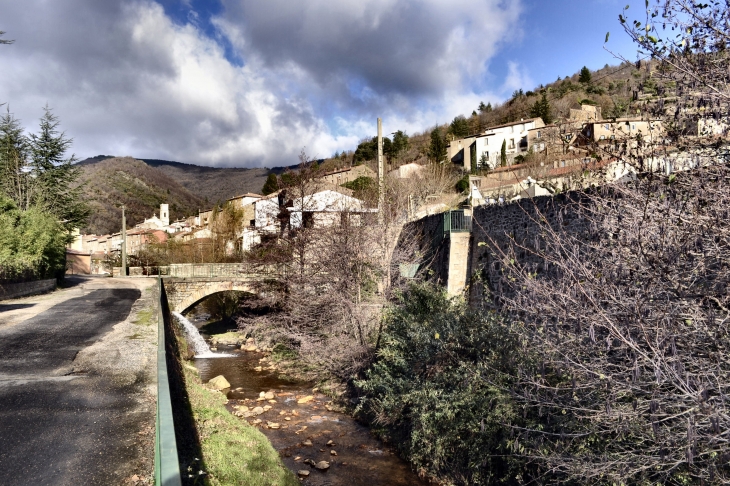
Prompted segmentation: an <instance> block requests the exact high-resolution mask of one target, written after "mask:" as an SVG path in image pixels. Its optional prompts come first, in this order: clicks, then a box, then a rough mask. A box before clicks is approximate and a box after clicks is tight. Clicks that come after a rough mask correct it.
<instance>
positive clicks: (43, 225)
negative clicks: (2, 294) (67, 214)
mask: <svg viewBox="0 0 730 486" xmlns="http://www.w3.org/2000/svg"><path fill="white" fill-rule="evenodd" d="M67 241H68V233H67V232H66V231H65V230H64V229H63V227H62V226H61V223H59V222H58V221H57V220H56V218H55V217H54V216H52V215H51V214H49V213H48V212H46V211H43V210H41V209H39V208H30V209H28V210H27V211H20V210H19V209H17V207H16V206H15V204H14V203H13V202H12V201H10V200H9V199H7V198H3V197H2V196H0V281H5V282H12V281H22V280H31V279H35V278H52V277H55V276H57V275H58V274H59V273H61V274H62V273H63V271H64V269H65V265H66V248H65V246H66V243H67Z"/></svg>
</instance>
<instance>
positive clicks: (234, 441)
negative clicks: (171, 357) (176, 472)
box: [182, 365, 299, 486]
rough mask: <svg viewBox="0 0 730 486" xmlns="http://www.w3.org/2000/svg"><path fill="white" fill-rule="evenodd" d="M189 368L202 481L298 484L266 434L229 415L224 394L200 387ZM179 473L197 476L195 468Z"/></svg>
mask: <svg viewBox="0 0 730 486" xmlns="http://www.w3.org/2000/svg"><path fill="white" fill-rule="evenodd" d="M191 368H192V367H191V366H189V365H185V366H183V371H184V373H185V383H186V388H187V391H188V396H189V398H190V406H191V408H192V411H193V417H194V419H195V423H196V426H197V429H198V435H199V437H200V442H201V447H202V452H203V462H204V464H205V467H206V468H207V470H206V472H207V473H208V474H207V475H205V476H204V484H206V485H211V486H218V485H221V486H222V485H234V484H236V485H237V484H246V485H250V486H259V485H260V486H264V485H265V486H272V485H275V486H279V485H282V486H294V485H298V484H299V481H298V480H297V478H296V477H295V476H294V474H293V473H292V472H291V471H289V470H288V469H287V468H286V466H284V464H283V463H282V462H281V459H280V458H279V454H278V453H277V452H276V451H275V450H274V448H273V447H272V446H271V443H270V442H269V440H268V439H267V438H266V436H265V435H264V434H262V433H261V432H259V431H258V430H257V429H256V428H254V427H252V426H250V425H249V424H248V423H246V422H244V421H242V420H240V419H238V418H236V417H234V416H233V415H231V414H230V413H229V412H228V410H226V408H225V407H224V404H225V402H226V397H225V396H224V395H223V394H221V393H218V392H213V391H211V390H208V389H207V388H205V387H203V385H202V384H201V382H200V378H199V377H198V374H197V372H196V371H195V370H194V369H191ZM182 473H183V474H196V475H197V473H198V471H183V472H182Z"/></svg>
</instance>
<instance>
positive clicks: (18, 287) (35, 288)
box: [0, 278, 56, 300]
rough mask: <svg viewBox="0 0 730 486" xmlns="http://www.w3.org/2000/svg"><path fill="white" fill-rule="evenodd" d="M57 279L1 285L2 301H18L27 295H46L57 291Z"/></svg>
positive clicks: (0, 294) (0, 298) (0, 296)
mask: <svg viewBox="0 0 730 486" xmlns="http://www.w3.org/2000/svg"><path fill="white" fill-rule="evenodd" d="M55 288H56V279H55V278H50V279H48V280H36V281H34V282H23V283H14V284H0V300H6V299H17V298H18V297H25V296H26V295H34V294H44V293H46V292H50V291H52V290H55Z"/></svg>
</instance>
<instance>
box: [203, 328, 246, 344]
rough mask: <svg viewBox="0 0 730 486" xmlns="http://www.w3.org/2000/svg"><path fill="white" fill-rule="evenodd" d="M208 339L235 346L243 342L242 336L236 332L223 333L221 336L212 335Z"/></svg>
mask: <svg viewBox="0 0 730 486" xmlns="http://www.w3.org/2000/svg"><path fill="white" fill-rule="evenodd" d="M210 339H211V340H212V341H215V342H218V343H221V344H236V343H239V342H242V341H245V339H244V338H243V335H242V334H241V333H240V332H238V331H230V332H224V333H223V334H213V335H211V336H210Z"/></svg>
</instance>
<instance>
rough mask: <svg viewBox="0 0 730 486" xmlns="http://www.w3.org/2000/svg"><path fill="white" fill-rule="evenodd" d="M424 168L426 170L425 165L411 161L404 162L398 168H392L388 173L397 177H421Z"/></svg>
mask: <svg viewBox="0 0 730 486" xmlns="http://www.w3.org/2000/svg"><path fill="white" fill-rule="evenodd" d="M424 170H426V167H425V166H423V165H420V164H416V163H415V162H411V163H410V164H403V165H401V166H400V167H398V168H397V169H393V170H391V171H390V172H388V174H387V175H388V177H394V178H396V179H412V178H417V177H421V175H422V174H423V171H424Z"/></svg>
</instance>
